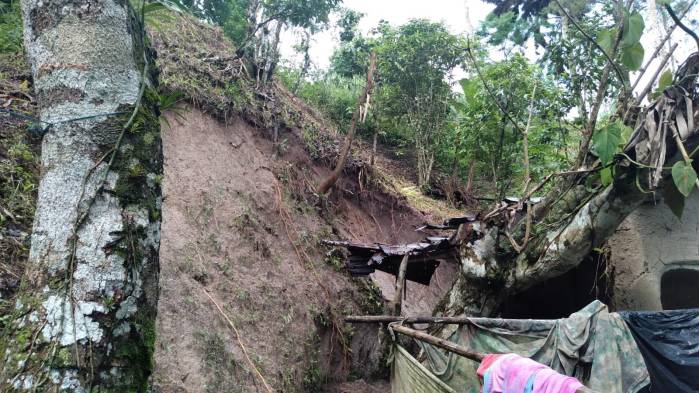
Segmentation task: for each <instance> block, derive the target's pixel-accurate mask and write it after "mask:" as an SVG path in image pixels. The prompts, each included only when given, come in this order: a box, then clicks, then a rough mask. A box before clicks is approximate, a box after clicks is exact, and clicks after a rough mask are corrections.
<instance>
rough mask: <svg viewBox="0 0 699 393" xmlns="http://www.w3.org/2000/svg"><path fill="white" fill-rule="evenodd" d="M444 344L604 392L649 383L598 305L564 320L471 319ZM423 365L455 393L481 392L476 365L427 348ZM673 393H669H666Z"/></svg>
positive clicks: (628, 341)
mask: <svg viewBox="0 0 699 393" xmlns="http://www.w3.org/2000/svg"><path fill="white" fill-rule="evenodd" d="M470 321H471V322H470V323H468V324H465V325H462V326H459V327H454V329H455V331H454V333H453V334H452V335H451V337H450V338H449V340H451V341H453V342H455V343H457V344H459V345H462V346H464V347H467V348H469V349H472V350H474V351H476V352H480V353H517V354H519V355H522V356H524V357H528V358H531V359H533V360H535V361H537V362H539V363H542V364H544V365H546V366H549V367H551V368H552V369H553V370H555V371H557V372H559V373H561V374H564V375H568V376H571V377H575V378H576V379H578V380H579V381H581V382H582V383H584V384H585V385H586V386H588V387H589V388H590V389H592V390H594V391H596V392H603V393H636V392H639V391H641V389H642V388H643V387H645V386H646V385H648V384H649V378H648V371H647V370H646V365H645V363H644V361H643V357H642V356H641V353H640V352H639V349H638V347H637V346H636V342H635V341H634V338H633V336H632V334H631V331H630V330H629V328H628V327H627V325H626V323H625V322H624V321H623V320H622V319H621V317H620V316H619V315H617V314H616V313H610V312H609V311H608V310H607V306H605V305H604V304H603V303H601V302H599V301H594V302H592V303H590V304H589V305H588V306H587V307H585V308H584V309H582V310H580V311H579V312H577V313H575V314H572V315H571V316H570V317H568V318H563V319H558V320H516V319H490V318H471V319H470ZM418 344H419V345H420V347H421V348H422V349H423V350H424V353H425V355H426V356H427V360H426V361H425V362H424V363H423V364H424V365H425V366H427V368H428V369H429V370H430V371H431V372H432V373H433V374H434V375H436V376H437V377H439V379H441V380H442V381H444V382H445V383H446V384H447V385H449V386H451V387H452V388H453V389H454V390H456V391H459V392H462V393H463V392H465V393H478V392H480V391H481V386H482V385H481V382H480V381H479V378H478V376H477V374H476V371H477V367H478V364H477V363H474V362H472V361H471V360H469V359H466V358H463V357H461V356H459V355H456V354H453V353H445V352H444V351H442V350H440V349H439V348H436V347H434V346H432V345H429V344H426V343H421V342H420V343H418ZM671 391H672V390H669V392H671Z"/></svg>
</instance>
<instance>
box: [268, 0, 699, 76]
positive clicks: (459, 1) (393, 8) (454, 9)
mask: <svg viewBox="0 0 699 393" xmlns="http://www.w3.org/2000/svg"><path fill="white" fill-rule="evenodd" d="M343 6H344V7H346V8H351V9H354V10H357V11H359V12H362V13H364V18H362V20H361V22H360V24H359V28H360V30H362V31H363V32H364V33H367V32H368V31H369V30H370V29H372V28H374V27H376V26H377V25H378V23H379V21H380V20H382V19H384V20H387V21H388V22H389V23H391V25H393V26H399V25H401V24H404V23H405V22H407V21H408V20H410V19H412V18H427V19H430V20H433V21H438V22H439V21H441V22H444V23H445V24H446V25H447V26H448V28H449V29H450V30H451V32H452V33H455V34H462V33H471V32H473V30H474V28H477V27H478V25H479V23H480V22H481V21H483V20H484V19H485V17H486V16H487V15H488V13H490V11H492V9H493V8H494V6H493V5H491V4H486V3H484V2H483V1H480V0H427V1H426V0H344V2H343ZM678 13H679V12H678ZM657 17H658V16H657V15H649V14H647V13H644V18H645V22H646V30H645V31H644V35H643V38H642V39H641V43H642V44H643V46H644V47H645V49H646V51H645V52H646V59H648V58H649V57H650V54H651V53H652V52H653V50H654V49H655V47H656V45H657V41H658V40H659V39H660V37H662V34H661V32H660V31H658V30H653V29H652V28H651V27H650V26H653V25H655V26H657V19H655V18H657ZM335 18H336V16H335ZM697 18H699V7H694V9H693V10H692V12H690V15H689V18H686V19H685V20H687V19H693V20H696V19H697ZM338 35H339V32H338V31H337V29H336V28H332V29H329V30H326V31H323V32H321V33H319V34H316V35H315V36H314V37H313V38H312V43H311V50H310V54H311V60H312V62H313V67H314V68H316V69H318V68H320V69H324V68H327V67H328V65H329V62H330V61H329V60H330V56H331V55H332V53H333V50H334V48H335V47H336V46H337V45H338ZM688 37H689V36H688V35H687V34H686V33H684V32H682V31H681V30H680V29H676V30H675V32H674V34H673V40H674V41H675V42H677V41H679V43H680V47H679V48H678V50H677V51H675V56H674V58H675V59H676V61H683V60H684V59H685V58H686V56H687V55H688V54H689V53H691V52H692V51H694V50H696V49H695V44H694V42H693V41H692V40H691V39H689V38H688ZM299 41H300V36H298V35H297V34H296V33H294V32H289V31H287V32H286V33H285V34H284V37H283V38H282V57H283V58H284V59H288V60H291V61H294V62H296V63H297V64H298V63H300V61H301V57H300V56H299V55H298V54H297V53H296V52H295V51H294V49H293V46H294V44H296V43H297V42H299ZM532 49H533V48H530V49H529V50H527V53H531V54H532V56H533V50H532ZM496 57H497V56H496ZM676 61H675V62H673V64H672V66H673V68H676V67H677V65H678V64H677V62H676ZM657 63H658V61H657V60H656V61H655V62H654V63H653V65H652V66H651V67H649V69H650V70H654V69H655V67H656V65H655V64H657ZM652 74H653V73H652V72H648V73H646V75H644V78H643V79H644V80H642V81H641V83H640V84H639V86H638V88H637V89H642V87H643V86H644V84H645V83H646V80H647V79H649V78H650V77H651V76H652ZM461 75H462V71H461V70H457V71H456V72H455V74H454V77H456V78H457V79H458V78H460V77H461ZM632 80H633V77H632Z"/></svg>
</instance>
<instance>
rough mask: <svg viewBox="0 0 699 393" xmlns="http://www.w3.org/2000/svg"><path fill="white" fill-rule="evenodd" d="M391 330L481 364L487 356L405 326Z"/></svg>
mask: <svg viewBox="0 0 699 393" xmlns="http://www.w3.org/2000/svg"><path fill="white" fill-rule="evenodd" d="M389 328H390V329H391V330H393V331H395V332H398V333H401V334H405V335H406V336H409V337H412V338H415V339H418V340H420V341H424V342H426V343H428V344H432V345H434V346H435V347H439V348H442V349H446V350H447V351H449V352H454V353H455V354H457V355H461V356H463V357H465V358H467V359H471V360H473V361H476V362H480V361H481V360H483V358H484V357H485V354H483V353H478V352H473V351H471V350H469V349H468V348H465V347H462V346H461V345H458V344H454V343H453V342H451V341H449V340H444V339H442V338H439V337H435V336H432V335H430V334H427V333H423V332H421V331H418V330H415V329H411V328H409V327H405V326H403V325H391V326H389Z"/></svg>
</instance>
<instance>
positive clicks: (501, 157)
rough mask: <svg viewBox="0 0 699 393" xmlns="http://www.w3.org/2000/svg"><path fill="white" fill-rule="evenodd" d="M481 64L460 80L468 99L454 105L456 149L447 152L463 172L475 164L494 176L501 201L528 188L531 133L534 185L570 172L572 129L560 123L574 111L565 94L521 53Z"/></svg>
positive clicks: (453, 130)
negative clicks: (525, 155)
mask: <svg viewBox="0 0 699 393" xmlns="http://www.w3.org/2000/svg"><path fill="white" fill-rule="evenodd" d="M478 61H479V63H480V64H479V65H478V75H475V74H476V73H475V72H474V75H472V76H471V77H470V78H468V79H464V80H462V81H461V86H462V88H463V92H464V94H463V96H461V97H459V98H457V99H455V100H454V101H453V102H452V113H453V115H452V116H453V117H452V121H451V123H450V124H451V131H450V138H449V139H450V144H451V146H452V148H451V149H448V150H445V152H446V153H448V154H449V155H452V158H451V159H452V160H454V161H455V162H458V170H459V172H460V173H465V172H466V168H467V167H468V166H470V163H471V162H472V161H475V162H476V163H477V167H478V168H477V169H479V172H480V173H488V174H491V175H492V176H491V178H492V181H493V191H495V193H496V195H500V196H502V195H503V194H504V193H505V192H506V191H508V189H512V188H515V187H517V188H518V187H519V186H520V185H523V184H524V182H525V181H526V179H524V177H525V173H524V170H523V166H522V165H521V163H522V162H523V156H522V154H523V145H522V144H523V131H525V129H526V128H528V129H527V130H526V131H527V132H528V133H529V141H528V143H529V145H528V150H529V157H528V158H529V160H530V161H531V168H529V169H530V172H531V173H530V174H531V177H532V180H534V181H538V180H540V179H541V178H543V177H544V176H545V175H546V174H548V173H550V172H551V171H552V170H561V169H562V168H564V167H566V166H567V165H568V164H569V162H568V160H567V157H566V152H567V145H566V137H567V136H568V133H569V130H568V127H566V125H565V122H564V121H561V119H563V118H564V117H565V114H566V112H567V111H568V109H569V107H568V106H566V104H565V101H563V100H561V97H562V96H563V92H562V91H561V90H560V89H559V88H558V87H557V86H556V85H555V83H554V82H553V81H552V80H551V79H550V78H548V77H546V75H545V74H544V73H543V71H542V70H541V69H540V68H539V67H537V66H536V65H533V64H531V63H530V62H529V61H528V60H527V59H526V58H525V57H524V56H522V55H520V54H516V55H514V56H513V57H512V58H510V59H506V60H502V61H499V62H490V61H487V60H486V59H483V58H481V59H479V60H478ZM513 76H516V77H513ZM496 100H497V101H496ZM502 109H505V110H506V111H507V113H508V116H510V117H511V119H512V120H514V121H515V122H516V123H517V127H515V126H514V125H513V124H512V123H511V121H510V120H509V119H508V118H507V117H506V116H505V114H504V113H503V110H502ZM530 113H531V118H530ZM442 161H443V162H449V159H442Z"/></svg>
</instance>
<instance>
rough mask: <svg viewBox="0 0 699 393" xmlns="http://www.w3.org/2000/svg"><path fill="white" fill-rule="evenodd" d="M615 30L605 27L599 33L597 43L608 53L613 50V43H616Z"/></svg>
mask: <svg viewBox="0 0 699 393" xmlns="http://www.w3.org/2000/svg"><path fill="white" fill-rule="evenodd" d="M614 35H615V34H614V30H613V29H604V30H600V32H599V33H598V34H597V43H598V44H599V46H601V47H602V49H604V51H605V52H607V54H610V53H611V52H612V45H613V44H614Z"/></svg>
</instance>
